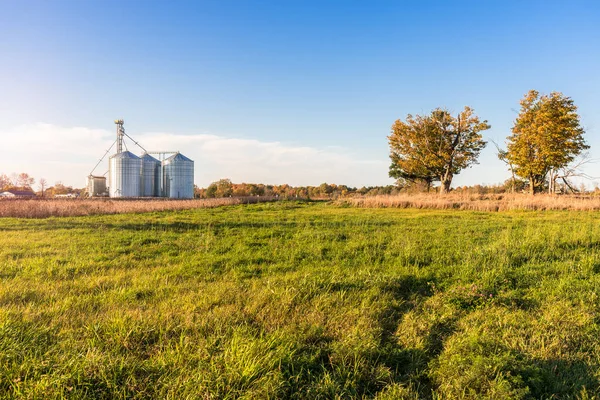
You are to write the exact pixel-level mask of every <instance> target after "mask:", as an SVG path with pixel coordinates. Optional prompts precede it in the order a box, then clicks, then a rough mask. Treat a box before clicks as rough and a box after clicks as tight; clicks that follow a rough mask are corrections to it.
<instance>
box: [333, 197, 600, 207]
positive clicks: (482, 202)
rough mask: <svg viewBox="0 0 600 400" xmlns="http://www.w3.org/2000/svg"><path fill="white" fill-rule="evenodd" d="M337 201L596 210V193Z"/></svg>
mask: <svg viewBox="0 0 600 400" xmlns="http://www.w3.org/2000/svg"><path fill="white" fill-rule="evenodd" d="M337 203H338V204H340V205H350V206H353V207H364V208H388V207H389V208H431V209H454V210H473V211H508V210H584V211H595V210H600V197H595V196H580V195H560V196H558V195H554V196H553V195H547V194H538V195H535V196H532V195H529V194H487V195H476V194H475V195H473V194H460V193H450V194H447V195H445V196H440V195H438V194H400V195H381V196H365V197H352V198H346V199H340V200H338V201H337Z"/></svg>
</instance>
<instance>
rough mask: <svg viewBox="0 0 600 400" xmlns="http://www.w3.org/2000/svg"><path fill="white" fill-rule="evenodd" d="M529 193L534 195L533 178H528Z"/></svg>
mask: <svg viewBox="0 0 600 400" xmlns="http://www.w3.org/2000/svg"><path fill="white" fill-rule="evenodd" d="M529 193H531V194H535V181H534V179H533V176H530V177H529Z"/></svg>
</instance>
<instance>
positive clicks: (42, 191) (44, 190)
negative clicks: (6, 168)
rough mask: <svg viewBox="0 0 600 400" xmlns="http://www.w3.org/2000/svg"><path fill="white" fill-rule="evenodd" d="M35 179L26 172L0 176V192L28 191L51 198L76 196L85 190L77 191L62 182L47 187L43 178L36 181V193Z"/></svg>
mask: <svg viewBox="0 0 600 400" xmlns="http://www.w3.org/2000/svg"><path fill="white" fill-rule="evenodd" d="M35 184H36V179H35V178H34V177H32V176H31V175H29V174H28V173H26V172H20V173H12V174H10V176H9V175H8V174H0V192H5V191H9V190H19V191H29V192H33V193H35V194H36V195H38V196H40V197H53V196H55V195H59V194H76V195H78V196H79V195H81V194H83V193H84V192H85V188H82V189H77V188H73V187H72V186H66V185H64V184H63V183H62V182H56V183H55V184H54V185H52V186H49V185H48V182H47V181H46V179H44V178H40V179H39V181H37V189H38V190H37V191H36V190H35Z"/></svg>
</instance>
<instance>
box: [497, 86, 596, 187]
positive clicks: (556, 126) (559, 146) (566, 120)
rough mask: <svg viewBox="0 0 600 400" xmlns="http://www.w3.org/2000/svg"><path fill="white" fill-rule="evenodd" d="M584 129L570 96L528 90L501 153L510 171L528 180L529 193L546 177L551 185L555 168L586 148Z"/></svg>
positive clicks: (539, 185)
mask: <svg viewBox="0 0 600 400" xmlns="http://www.w3.org/2000/svg"><path fill="white" fill-rule="evenodd" d="M584 133H585V131H584V129H583V128H582V127H581V124H580V119H579V115H578V114H577V106H575V103H574V102H573V100H572V99H571V98H570V97H566V96H564V95H563V94H562V93H559V92H552V93H550V94H549V95H540V93H539V92H537V91H535V90H531V91H529V92H528V93H527V94H526V95H525V97H524V98H523V99H522V100H521V110H520V112H519V115H518V117H517V119H516V120H515V123H514V126H513V128H512V135H511V136H509V137H508V140H507V150H506V153H505V157H506V160H507V161H508V162H510V163H511V164H512V167H513V168H514V173H515V174H516V175H518V176H520V177H521V178H524V179H526V180H527V181H528V183H529V191H530V192H531V193H532V194H533V193H535V192H538V191H540V190H542V189H543V187H544V183H545V182H546V179H548V180H549V182H550V185H552V182H553V180H554V176H555V175H556V173H557V171H558V170H559V169H563V168H566V167H567V166H568V165H569V164H570V163H571V162H573V161H574V160H575V158H576V157H577V156H578V155H579V154H581V153H582V151H584V150H586V149H588V148H589V146H588V145H587V144H586V142H585V139H584V137H583V135H584Z"/></svg>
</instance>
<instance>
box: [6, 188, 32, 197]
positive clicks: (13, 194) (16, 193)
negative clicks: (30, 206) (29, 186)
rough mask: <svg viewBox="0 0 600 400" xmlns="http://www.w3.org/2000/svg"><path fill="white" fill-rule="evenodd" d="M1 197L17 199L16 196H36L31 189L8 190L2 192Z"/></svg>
mask: <svg viewBox="0 0 600 400" xmlns="http://www.w3.org/2000/svg"><path fill="white" fill-rule="evenodd" d="M0 197H4V198H9V199H15V198H32V197H36V195H35V193H33V192H32V191H31V190H13V189H11V190H6V191H4V192H2V193H0Z"/></svg>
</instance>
